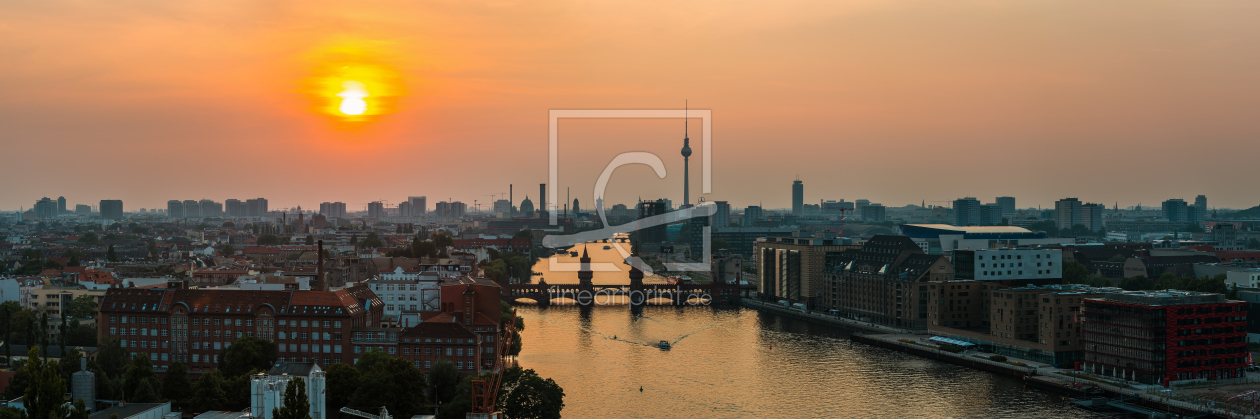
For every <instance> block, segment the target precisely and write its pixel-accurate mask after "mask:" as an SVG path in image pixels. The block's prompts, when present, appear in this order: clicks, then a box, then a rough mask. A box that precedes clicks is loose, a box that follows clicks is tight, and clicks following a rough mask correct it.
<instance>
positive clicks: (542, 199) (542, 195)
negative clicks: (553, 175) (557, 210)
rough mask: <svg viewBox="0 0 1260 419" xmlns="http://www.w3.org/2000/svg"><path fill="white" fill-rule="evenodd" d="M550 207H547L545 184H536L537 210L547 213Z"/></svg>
mask: <svg viewBox="0 0 1260 419" xmlns="http://www.w3.org/2000/svg"><path fill="white" fill-rule="evenodd" d="M549 210H550V208H547V184H546V183H539V184H538V212H540V213H543V214H547V213H548V212H549Z"/></svg>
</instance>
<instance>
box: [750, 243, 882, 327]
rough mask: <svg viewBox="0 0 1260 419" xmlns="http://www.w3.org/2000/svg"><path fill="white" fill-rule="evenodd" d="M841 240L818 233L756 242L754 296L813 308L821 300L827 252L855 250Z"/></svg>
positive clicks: (856, 247) (852, 246)
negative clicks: (756, 266) (755, 292)
mask: <svg viewBox="0 0 1260 419" xmlns="http://www.w3.org/2000/svg"><path fill="white" fill-rule="evenodd" d="M848 243H849V241H848V240H847V239H844V238H840V237H836V236H835V235H832V234H823V233H819V234H816V235H814V236H808V235H805V234H804V233H801V232H793V233H792V235H791V236H790V237H768V238H766V239H764V240H760V241H757V243H756V244H755V246H754V247H755V249H756V250H755V252H756V255H757V261H758V266H759V267H760V269H758V273H757V280H758V281H757V293H758V294H759V295H760V296H761V299H762V300H764V301H771V302H773V301H778V300H787V301H790V302H793V303H804V304H805V305H806V306H807V307H809V308H811V309H814V308H815V307H818V305H819V303H820V301H819V300H820V299H822V297H823V294H824V290H825V284H824V278H823V275H824V273H825V272H824V264H825V263H826V258H827V254H828V253H829V252H834V253H838V252H842V251H845V250H849V249H858V248H860V246H855V245H851V244H848Z"/></svg>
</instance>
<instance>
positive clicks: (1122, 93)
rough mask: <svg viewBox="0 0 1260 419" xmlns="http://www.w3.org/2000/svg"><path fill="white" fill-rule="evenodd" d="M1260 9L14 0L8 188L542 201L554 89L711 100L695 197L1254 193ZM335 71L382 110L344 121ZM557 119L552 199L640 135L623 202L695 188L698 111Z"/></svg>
mask: <svg viewBox="0 0 1260 419" xmlns="http://www.w3.org/2000/svg"><path fill="white" fill-rule="evenodd" d="M1257 21H1260V4H1257V3H1254V2H1245V1H1219V2H1210V3H1186V2H1164V1H1156V2H1147V1H1117V2H1105V3H1098V2H1085V1H1067V2H1062V1H1031V2H1018V3H1014V2H1012V3H1002V2H988V1H962V2H948V3H937V2H907V3H887V2H876V1H849V2H827V1H816V0H803V1H788V2H777V3H767V4H761V3H731V2H720V1H700V2H687V3H677V2H661V1H657V2H651V1H649V2H637V3H630V4H617V3H584V2H568V1H542V2H520V1H500V2H492V3H484V4H474V3H468V2H456V1H436V2H426V3H423V4H420V3H414V2H405V1H392V0H387V1H380V2H373V3H371V4H357V3H346V2H333V1H303V2H296V1H279V2H266V3H255V2H246V1H223V2H179V3H171V2H162V1H150V0H136V1H126V2H121V3H120V2H113V3H82V2H70V1H64V0H50V1H29V0H17V1H9V2H5V3H3V4H0V54H2V55H3V56H4V57H6V59H5V60H4V61H3V62H0V75H3V77H0V89H3V91H4V92H5V94H4V95H2V96H0V139H3V143H2V145H3V147H4V149H5V151H6V155H7V156H9V157H10V158H9V159H8V161H6V162H5V164H4V165H0V177H3V178H4V179H6V181H5V187H4V188H3V190H2V193H0V208H2V209H4V210H8V211H12V210H17V209H19V207H25V208H30V207H31V206H32V205H33V204H34V203H35V201H36V200H38V199H39V198H42V197H45V196H47V197H49V198H52V199H56V198H57V197H58V196H65V197H66V198H67V200H68V205H69V207H70V208H73V207H74V205H75V204H87V205H96V204H97V203H98V202H99V200H101V199H121V200H122V201H123V202H124V206H125V208H126V210H127V211H135V210H137V209H139V208H165V205H166V204H165V203H166V201H167V200H170V199H180V200H186V199H203V198H204V199H213V200H215V201H219V202H222V201H224V200H225V199H233V198H234V199H241V200H244V199H249V198H257V197H263V198H267V199H268V200H269V203H270V206H271V207H272V208H285V207H296V206H298V205H301V206H302V207H303V208H312V209H318V205H319V203H320V202H324V201H341V202H345V203H346V204H347V207H348V209H350V210H358V209H361V208H363V207H364V206H365V205H366V203H367V202H371V201H376V200H386V201H388V202H390V203H391V204H392V205H396V204H397V203H398V202H400V201H402V200H403V199H405V198H406V197H407V196H411V195H424V196H427V197H428V200H429V208H430V209H431V208H432V206H433V203H435V202H438V201H444V200H446V199H448V198H451V199H453V200H458V201H462V202H465V203H468V204H469V206H470V209H471V207H472V205H473V202H474V200H476V201H477V202H478V203H480V204H482V205H481V208H483V209H484V208H486V207H487V206H486V204H487V203H488V202H489V201H491V200H492V198H491V196H490V195H491V194H498V193H503V192H507V187H508V184H509V183H511V184H515V185H516V190H515V198H516V200H515V201H516V202H515V204H517V205H519V203H520V201H521V200H522V199H523V198H524V197H525V196H527V195H528V196H529V197H530V199H531V200H533V201H534V202H535V204H537V203H538V199H537V194H538V189H537V185H538V184H539V183H544V182H546V181H547V173H548V161H547V140H548V137H547V134H548V133H547V131H548V125H547V124H548V119H547V114H548V110H551V109H680V108H682V107H683V103H684V101H689V103H690V107H691V108H692V109H709V110H712V114H713V144H714V147H713V150H712V152H713V167H712V171H713V193H711V194H704V195H701V194H700V183H699V182H700V179H699V178H700V176H699V173H700V170H702V167H701V162H700V158H699V157H700V155H701V153H702V150H700V146H699V138H700V136H701V132H700V128H699V127H698V123H695V122H693V123H691V124H690V132H689V133H690V137H691V139H692V140H693V141H692V144H691V146H692V148H693V149H694V150H695V154H694V155H693V156H692V165H691V166H692V167H691V170H692V174H691V178H692V179H691V180H692V182H693V183H692V186H691V191H692V200H693V201H694V200H696V198H698V197H700V196H703V197H704V199H705V200H707V201H717V200H725V201H729V202H731V204H732V206H733V207H735V208H743V207H745V206H747V205H755V204H757V203H758V202H760V203H764V205H765V206H766V207H771V208H786V207H790V202H791V184H792V181H793V180H794V179H796V178H797V177H798V176H799V177H800V179H801V180H803V181H804V182H805V202H806V203H817V202H818V201H819V200H820V199H826V200H839V199H845V200H846V201H853V200H856V199H869V200H870V201H871V202H878V203H883V204H884V205H887V206H903V205H908V204H915V205H918V204H919V203H920V202H921V201H926V203H927V204H928V205H949V204H948V203H946V202H943V201H951V200H953V199H956V198H961V197H966V196H972V197H977V198H979V199H980V200H981V202H984V203H990V202H993V201H992V200H993V198H994V197H997V196H1014V197H1016V199H1017V201H1016V202H1017V205H1018V206H1019V207H1020V208H1029V207H1036V206H1038V205H1040V206H1041V207H1043V208H1044V207H1053V205H1054V204H1053V203H1054V201H1055V200H1058V199H1061V198H1065V197H1077V198H1080V199H1081V200H1082V201H1087V202H1098V203H1102V204H1105V205H1107V206H1108V207H1109V208H1110V207H1111V206H1112V205H1114V204H1116V203H1119V205H1120V207H1122V208H1123V207H1128V206H1133V205H1138V204H1139V203H1141V204H1143V205H1146V206H1158V205H1159V203H1160V202H1161V201H1163V200H1166V199H1170V198H1181V199H1184V200H1186V201H1190V202H1192V201H1193V200H1194V197H1195V196H1196V195H1199V194H1203V195H1206V196H1207V197H1208V205H1209V206H1210V207H1230V208H1235V209H1245V208H1250V207H1253V206H1256V205H1257V204H1260V199H1256V198H1255V195H1256V194H1257V187H1256V186H1254V185H1253V186H1246V185H1247V184H1248V183H1247V182H1248V181H1247V180H1246V179H1248V175H1249V173H1248V170H1247V169H1249V168H1250V166H1251V164H1252V162H1253V161H1254V158H1253V157H1249V156H1254V155H1257V154H1258V153H1260V141H1256V137H1257V135H1256V134H1257V132H1260V118H1256V117H1255V116H1254V114H1255V110H1256V109H1260V25H1256V24H1254V22H1257ZM343 64H347V65H346V66H343ZM349 67H354V68H353V69H351V70H342V69H344V68H349ZM337 71H357V73H354V74H355V75H356V76H359V77H365V78H366V79H368V80H371V82H370V83H369V84H371V85H370V86H368V90H370V91H371V92H372V94H374V95H376V96H373V97H372V100H380V101H381V102H371V103H372V105H371V106H372V108H370V110H372V111H376V110H378V109H379V110H380V114H379V115H370V118H369V117H365V119H364V121H351V122H346V121H343V120H341V119H338V118H336V117H333V116H330V115H329V113H328V112H327V109H326V108H328V106H329V102H327V100H326V99H327V96H329V95H330V93H328V92H326V90H327V86H326V84H327V83H324V82H325V81H326V80H325V78H327V76H328V75H329V74H332V73H335V72H337ZM329 80H331V79H329ZM321 83H324V84H321ZM373 83H375V84H373ZM380 86H387V87H388V89H384V88H380ZM334 93H335V92H334ZM377 105H380V106H379V107H376V106H377ZM369 113H370V112H369ZM693 121H695V120H694V119H693ZM560 126H561V130H560V131H561V135H560V139H561V140H560V143H561V144H562V146H561V151H560V167H561V169H560V184H559V187H560V189H559V190H558V191H557V192H558V196H559V197H560V199H561V200H563V199H564V196H565V193H564V192H565V190H564V188H566V187H570V188H572V192H571V194H570V198H569V199H570V200H571V199H572V198H578V199H579V200H580V202H581V203H582V204H583V205H582V206H583V207H588V208H589V207H590V205H591V204H592V203H593V198H592V189H593V185H594V180H595V178H596V177H597V176H598V174H599V172H600V171H601V170H603V168H604V166H605V165H606V164H607V163H608V162H609V161H610V160H611V159H612V157H613V156H615V155H616V154H617V153H621V152H626V151H649V152H654V153H656V154H658V155H659V156H661V158H662V159H664V161H665V163H666V166H667V169H668V171H669V177H667V178H666V179H657V178H656V177H655V175H654V174H652V172H651V170H650V169H648V168H646V167H644V166H638V167H629V168H625V169H620V170H618V171H617V173H616V175H615V176H613V178H612V182H611V183H610V187H609V190H608V202H610V203H626V204H630V203H633V202H635V200H636V199H637V198H638V197H642V198H644V199H656V198H663V197H665V198H670V199H672V200H673V201H674V203H675V205H677V204H679V203H681V201H682V180H681V177H680V176H681V170H682V159H681V157H679V154H678V153H679V148H680V147H681V146H682V136H683V121H682V120H677V119H675V120H637V121H621V120H591V121H586V120H582V121H576V120H566V121H562V122H561V123H560ZM609 206H611V205H609Z"/></svg>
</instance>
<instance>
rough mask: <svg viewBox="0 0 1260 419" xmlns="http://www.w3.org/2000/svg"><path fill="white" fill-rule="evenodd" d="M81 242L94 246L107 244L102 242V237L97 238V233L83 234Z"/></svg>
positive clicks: (80, 238) (80, 237)
mask: <svg viewBox="0 0 1260 419" xmlns="http://www.w3.org/2000/svg"><path fill="white" fill-rule="evenodd" d="M79 242H80V243H84V244H89V245H93V246H96V245H101V244H105V242H103V241H101V237H100V236H97V235H96V233H93V232H91V231H89V232H87V233H83V235H82V236H79Z"/></svg>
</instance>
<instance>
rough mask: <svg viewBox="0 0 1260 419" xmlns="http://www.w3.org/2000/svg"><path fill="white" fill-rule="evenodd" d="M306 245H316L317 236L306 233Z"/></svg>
mask: <svg viewBox="0 0 1260 419" xmlns="http://www.w3.org/2000/svg"><path fill="white" fill-rule="evenodd" d="M306 245H307V246H314V245H315V236H313V235H310V234H308V235H306Z"/></svg>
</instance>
